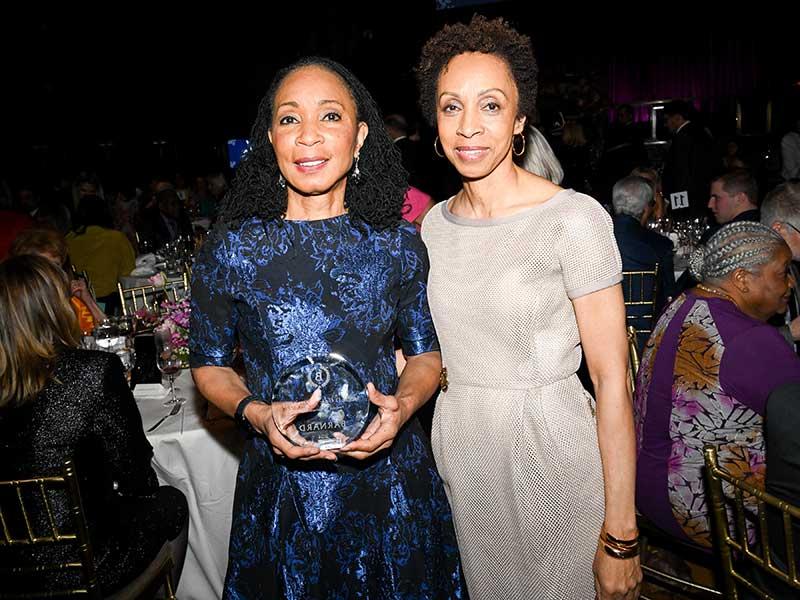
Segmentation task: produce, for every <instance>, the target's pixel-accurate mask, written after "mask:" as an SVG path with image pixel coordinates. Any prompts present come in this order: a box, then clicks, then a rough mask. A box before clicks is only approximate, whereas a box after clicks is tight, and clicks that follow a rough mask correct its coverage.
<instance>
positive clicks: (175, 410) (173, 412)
mask: <svg viewBox="0 0 800 600" xmlns="http://www.w3.org/2000/svg"><path fill="white" fill-rule="evenodd" d="M182 406H183V402H176V403H175V406H173V407H172V410H171V411H169V412H168V413H167V414H166V415H164V416H163V417H161V418H160V419H159V420H158V421H157V422H156V424H155V425H153V426H152V427H151V428H150V429H148V430H147V433H150V432H151V431H154V430H155V428H156V427H158V426H159V425H161V424H162V423H163V422H164V421H166V420H167V417H171V416H173V415H177V414H178V411H179V410H180V409H181V407H182Z"/></svg>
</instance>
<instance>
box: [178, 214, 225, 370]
mask: <svg viewBox="0 0 800 600" xmlns="http://www.w3.org/2000/svg"><path fill="white" fill-rule="evenodd" d="M228 237H229V233H228V232H227V231H224V230H218V229H215V230H213V231H212V233H211V235H209V237H208V239H207V240H206V243H205V244H203V247H202V248H201V250H200V253H199V255H198V257H197V260H196V262H195V265H194V267H193V269H192V312H191V326H190V333H189V365H190V366H191V367H192V368H196V367H204V366H216V367H227V366H229V365H230V364H231V362H232V360H233V350H234V346H235V343H236V324H237V313H236V309H235V306H234V301H233V292H232V289H233V282H234V281H235V271H234V269H233V267H232V265H231V257H230V252H229V246H230V241H229V239H228Z"/></svg>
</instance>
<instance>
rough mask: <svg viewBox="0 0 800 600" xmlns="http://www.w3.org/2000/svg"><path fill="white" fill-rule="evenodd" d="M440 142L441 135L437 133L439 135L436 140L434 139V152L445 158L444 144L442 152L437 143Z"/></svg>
mask: <svg viewBox="0 0 800 600" xmlns="http://www.w3.org/2000/svg"><path fill="white" fill-rule="evenodd" d="M438 143H439V136H438V135H437V136H436V139H435V140H433V152H434V153H435V154H436V156H438V157H439V158H444V146H442V151H441V152H439V148H438V147H437V144H438Z"/></svg>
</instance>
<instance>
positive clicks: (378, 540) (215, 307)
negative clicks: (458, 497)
mask: <svg viewBox="0 0 800 600" xmlns="http://www.w3.org/2000/svg"><path fill="white" fill-rule="evenodd" d="M426 277H427V255H426V253H425V249H424V246H423V245H422V242H421V241H420V239H419V237H418V236H417V234H416V232H415V231H414V229H413V228H412V227H411V226H408V225H404V226H402V227H398V228H390V229H387V230H383V231H376V230H374V229H372V228H371V227H369V226H368V225H365V224H360V226H356V225H355V224H354V223H352V222H351V220H350V218H349V217H348V216H347V215H342V216H339V217H333V218H329V219H323V220H320V221H286V222H284V223H283V224H278V223H274V222H263V221H261V220H258V219H251V220H248V221H245V222H244V223H243V224H241V225H240V226H239V227H236V228H223V227H220V228H219V229H217V230H215V231H214V232H213V233H212V235H211V236H210V238H209V240H208V241H207V242H206V244H205V246H204V247H203V249H202V251H201V255H200V257H199V258H198V261H197V263H196V265H195V268H194V280H193V284H192V305H193V306H192V333H191V342H190V350H191V359H190V360H191V364H192V366H194V367H197V366H202V365H217V366H226V365H229V364H230V362H231V359H232V354H233V350H234V347H235V345H236V343H237V340H238V342H239V344H240V345H241V349H242V353H243V356H244V362H245V366H246V371H247V382H248V387H249V388H250V390H251V391H252V392H253V393H255V394H258V395H259V396H260V397H262V398H265V399H267V398H270V396H271V389H272V386H273V382H274V381H276V378H277V376H278V375H279V374H280V373H281V371H282V370H283V369H284V368H286V367H287V366H289V365H292V364H293V363H295V362H296V361H297V360H299V359H301V358H303V357H304V356H306V355H320V354H327V353H329V352H337V353H339V354H342V355H343V356H345V357H346V358H347V359H348V360H349V361H350V362H351V363H352V364H354V365H355V367H356V369H357V370H358V371H359V372H360V373H361V375H362V377H363V378H365V380H371V381H373V382H374V384H375V386H376V387H377V388H378V389H379V390H381V391H383V392H384V393H391V392H393V391H394V390H395V388H396V386H397V375H396V369H395V363H394V349H393V337H394V335H395V333H397V334H398V336H399V338H400V340H401V342H402V345H403V348H404V351H405V352H406V354H408V355H413V354H419V353H423V352H428V351H433V350H437V349H438V342H437V340H436V335H435V332H434V330H433V325H432V323H431V319H430V314H429V311H428V305H427V296H426ZM461 585H462V584H461V570H460V563H459V558H458V550H457V546H456V540H455V534H454V531H453V526H452V520H451V515H450V508H449V505H448V503H447V498H446V496H445V493H444V489H443V487H442V483H441V480H440V478H439V475H438V473H437V472H436V468H435V466H434V463H433V459H432V457H431V455H430V452H429V449H428V445H427V444H426V441H425V438H424V437H423V435H422V433H421V430H420V427H419V424H418V422H417V421H416V419H412V420H411V421H409V423H408V424H407V425H406V427H405V428H404V429H403V430H402V431H401V432H400V434H399V435H398V437H397V438H396V439H395V441H394V444H393V446H392V448H391V449H390V450H389V451H387V452H384V453H382V454H380V455H378V456H376V457H373V458H372V459H371V460H368V461H364V462H361V461H353V460H351V461H345V460H340V461H339V462H338V463H335V464H332V463H328V462H327V461H319V462H311V463H308V462H297V461H290V460H286V459H281V458H278V457H276V455H275V454H273V452H272V450H271V447H270V445H269V443H268V442H267V440H266V439H264V438H262V437H253V438H251V439H249V440H248V442H247V444H246V447H245V451H244V456H243V458H242V461H241V464H240V467H239V473H238V479H237V486H236V495H235V499H234V509H233V524H232V531H231V540H230V548H229V564H228V572H227V576H226V581H225V591H224V596H225V597H226V598H232V599H237V600H238V599H244V598H287V599H291V600H300V599H305V598H314V599H343V600H344V599H350V598H370V599H374V600H379V599H384V598H419V599H423V598H425V599H428V598H430V599H433V598H437V599H439V598H440V599H445V598H462V597H464V595H463V592H462V588H461Z"/></svg>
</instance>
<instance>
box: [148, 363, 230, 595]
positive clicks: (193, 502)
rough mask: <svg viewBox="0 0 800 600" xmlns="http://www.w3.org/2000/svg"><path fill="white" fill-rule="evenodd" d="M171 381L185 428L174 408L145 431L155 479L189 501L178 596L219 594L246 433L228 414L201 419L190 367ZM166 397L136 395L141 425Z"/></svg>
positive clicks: (161, 411) (158, 413) (201, 403)
mask: <svg viewBox="0 0 800 600" xmlns="http://www.w3.org/2000/svg"><path fill="white" fill-rule="evenodd" d="M175 385H176V388H178V389H179V390H180V391H179V392H176V395H178V396H183V397H185V398H187V402H186V404H185V405H184V408H183V410H184V411H185V415H184V424H183V434H181V414H180V413H178V414H177V415H175V416H172V417H169V418H168V419H167V420H166V421H165V422H164V423H162V424H161V425H160V426H159V427H158V428H157V429H156V430H155V431H153V432H152V433H148V434H147V439H148V440H149V442H150V444H151V445H152V446H153V451H154V455H153V468H154V469H155V471H156V474H157V475H158V479H159V481H160V482H161V483H162V484H164V485H171V486H173V487H176V488H178V489H179V490H181V491H182V492H183V493H184V494H185V495H186V499H187V501H188V503H189V547H188V549H187V552H186V562H185V564H184V567H183V574H182V575H181V579H180V583H179V584H178V590H177V596H178V597H179V598H181V600H212V599H216V598H221V597H222V585H223V582H224V578H225V569H226V567H227V564H228V541H229V538H230V530H231V514H232V507H233V492H234V488H235V486H236V472H237V470H238V468H239V459H240V456H241V448H242V444H243V442H244V437H243V436H242V434H241V433H240V432H239V431H238V430H237V429H236V428H235V426H234V424H233V422H232V421H231V420H229V419H221V420H218V421H214V422H206V421H205V420H203V418H202V415H203V412H204V408H205V400H204V399H203V398H202V397H201V396H200V394H199V393H198V391H197V388H196V387H195V386H194V382H193V381H192V376H191V374H190V372H189V371H188V370H185V371H183V372H181V374H180V375H179V376H178V377H177V378H176V380H175ZM167 386H168V384H167ZM134 396H136V391H135V390H134ZM164 400H166V396H165V397H162V398H152V397H138V398H137V404H138V406H139V411H140V412H141V414H142V424H143V425H144V428H145V430H147V429H148V428H150V427H151V426H152V425H154V424H155V423H156V421H158V420H159V419H160V418H161V417H162V416H164V415H165V414H167V413H168V412H169V407H164V406H163V403H164Z"/></svg>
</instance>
